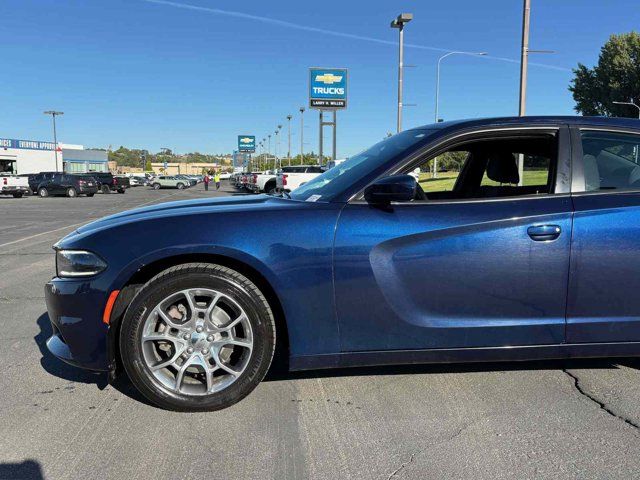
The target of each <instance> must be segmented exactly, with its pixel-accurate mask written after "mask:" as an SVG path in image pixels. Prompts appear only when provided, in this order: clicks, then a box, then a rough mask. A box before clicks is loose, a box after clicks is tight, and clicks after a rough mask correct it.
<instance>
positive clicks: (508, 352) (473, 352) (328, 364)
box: [289, 342, 640, 371]
mask: <svg viewBox="0 0 640 480" xmlns="http://www.w3.org/2000/svg"><path fill="white" fill-rule="evenodd" d="M635 356H640V342H618V343H580V344H560V345H531V346H529V345H527V346H521V347H520V346H517V347H512V346H509V347H478V348H447V349H430V350H393V351H368V352H344V353H336V354H323V355H298V356H291V358H290V359H289V369H290V370H292V371H294V370H315V369H321V368H342V367H370V366H378V365H410V364H426V363H470V362H525V361H531V360H560V359H569V358H603V357H604V358H606V357H635Z"/></svg>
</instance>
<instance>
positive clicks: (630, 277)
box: [567, 192, 640, 343]
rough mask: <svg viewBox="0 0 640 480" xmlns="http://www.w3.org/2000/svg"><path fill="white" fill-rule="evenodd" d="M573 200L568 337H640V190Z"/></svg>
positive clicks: (581, 339)
mask: <svg viewBox="0 0 640 480" xmlns="http://www.w3.org/2000/svg"><path fill="white" fill-rule="evenodd" d="M573 202H574V206H575V210H576V213H575V220H574V229H575V231H574V238H573V247H572V252H571V275H570V278H571V280H570V284H569V298H568V301H567V341H568V342H571V343H583V342H620V341H636V342H637V341H640V295H639V294H638V292H640V275H639V273H640V254H639V253H640V193H638V192H627V193H616V194H589V195H583V196H576V197H574V199H573Z"/></svg>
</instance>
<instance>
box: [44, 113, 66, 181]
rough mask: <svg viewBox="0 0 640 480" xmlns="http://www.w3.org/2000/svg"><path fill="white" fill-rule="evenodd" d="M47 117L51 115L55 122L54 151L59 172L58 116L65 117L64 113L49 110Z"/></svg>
mask: <svg viewBox="0 0 640 480" xmlns="http://www.w3.org/2000/svg"><path fill="white" fill-rule="evenodd" d="M44 114H45V115H51V119H52V120H53V151H54V155H55V157H56V172H57V171H59V170H58V135H57V133H56V115H64V112H56V111H55V110H47V111H46V112H44Z"/></svg>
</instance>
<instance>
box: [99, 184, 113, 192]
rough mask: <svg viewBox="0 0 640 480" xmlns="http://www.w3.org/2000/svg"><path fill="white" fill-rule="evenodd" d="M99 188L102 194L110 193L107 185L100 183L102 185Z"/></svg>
mask: <svg viewBox="0 0 640 480" xmlns="http://www.w3.org/2000/svg"><path fill="white" fill-rule="evenodd" d="M100 190H101V191H102V193H104V194H107V193H111V190H110V189H109V185H102V187H100Z"/></svg>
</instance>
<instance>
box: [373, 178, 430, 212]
mask: <svg viewBox="0 0 640 480" xmlns="http://www.w3.org/2000/svg"><path fill="white" fill-rule="evenodd" d="M417 188H418V183H417V182H416V179H415V177H412V176H411V175H393V176H391V177H385V178H381V179H380V180H377V181H376V182H375V183H372V184H371V185H369V186H368V187H367V188H365V190H364V199H365V200H366V201H367V202H368V203H371V204H374V205H388V204H389V203H391V202H409V201H411V200H413V199H414V198H415V196H416V189H417Z"/></svg>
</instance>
